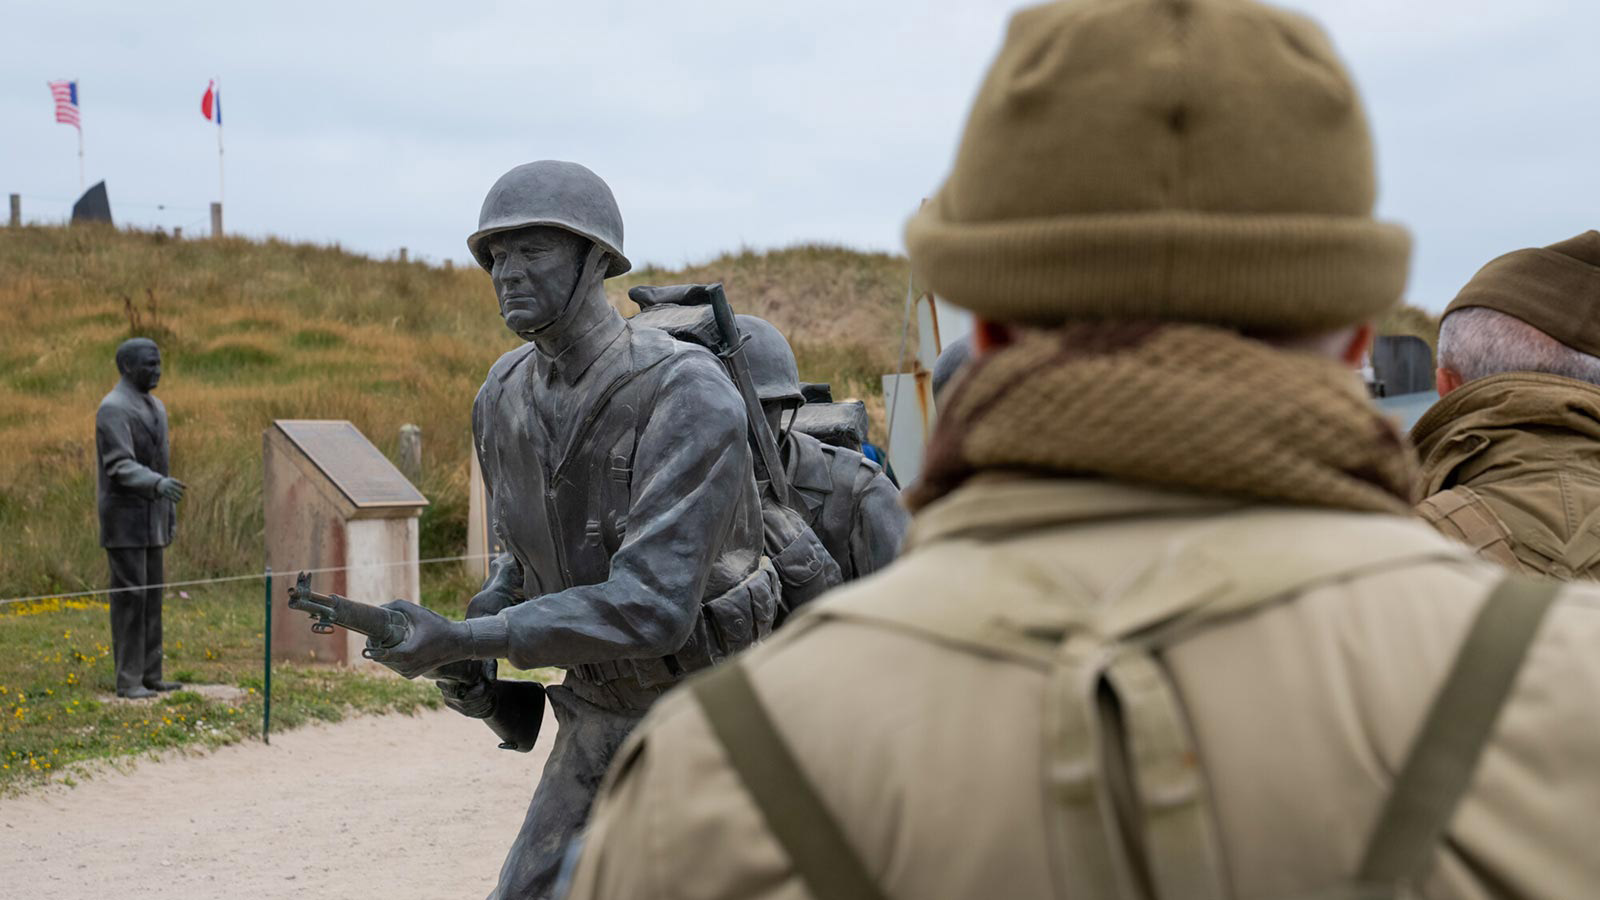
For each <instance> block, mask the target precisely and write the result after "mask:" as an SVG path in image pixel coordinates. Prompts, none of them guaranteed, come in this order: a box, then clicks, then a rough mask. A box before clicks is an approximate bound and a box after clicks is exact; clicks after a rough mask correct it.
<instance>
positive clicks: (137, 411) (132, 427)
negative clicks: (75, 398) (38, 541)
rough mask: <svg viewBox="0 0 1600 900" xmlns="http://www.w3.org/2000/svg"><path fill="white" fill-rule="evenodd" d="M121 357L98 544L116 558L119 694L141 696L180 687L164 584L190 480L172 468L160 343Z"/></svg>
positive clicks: (106, 438)
mask: <svg viewBox="0 0 1600 900" xmlns="http://www.w3.org/2000/svg"><path fill="white" fill-rule="evenodd" d="M116 358H117V372H118V373H119V374H120V375H121V376H122V377H121V380H120V381H118V382H117V386H116V387H114V388H112V389H111V393H109V394H106V396H105V399H103V400H101V401H100V408H99V409H98V410H96V411H95V415H94V446H95V469H96V473H97V474H96V479H95V484H96V488H97V490H96V494H97V495H98V502H99V508H100V546H102V547H104V548H105V550H106V557H107V559H108V560H109V561H110V563H111V591H112V593H111V649H112V656H113V658H114V659H115V662H116V674H117V696H118V697H126V698H129V699H140V698H144V697H153V696H155V694H156V692H158V691H172V690H177V689H178V688H180V687H182V685H180V684H178V683H176V682H171V681H163V680H162V678H161V594H162V588H161V584H162V583H163V582H164V581H165V580H166V570H165V567H164V566H163V560H162V554H163V552H164V550H165V548H166V546H167V545H168V544H171V543H172V538H173V535H174V534H175V533H176V532H177V528H178V516H177V503H178V501H179V500H182V499H183V491H184V484H183V482H181V481H179V480H178V479H176V478H173V477H172V475H171V474H170V472H171V469H170V461H171V455H172V454H171V448H170V445H169V444H168V441H167V408H166V407H165V406H163V405H162V403H161V401H160V400H158V399H156V397H155V395H154V394H152V393H151V391H154V390H155V389H156V385H157V384H158V383H160V381H161V349H160V348H159V347H157V346H156V343H155V341H152V340H150V339H149V338H132V339H131V340H127V341H123V342H122V345H121V346H119V347H118V348H117V357H116Z"/></svg>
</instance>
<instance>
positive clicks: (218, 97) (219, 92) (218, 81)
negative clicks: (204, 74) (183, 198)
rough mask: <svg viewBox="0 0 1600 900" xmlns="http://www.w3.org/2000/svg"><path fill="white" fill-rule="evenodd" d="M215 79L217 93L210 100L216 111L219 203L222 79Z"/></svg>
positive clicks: (219, 191)
mask: <svg viewBox="0 0 1600 900" xmlns="http://www.w3.org/2000/svg"><path fill="white" fill-rule="evenodd" d="M215 81H216V85H217V87H216V91H217V93H216V95H215V99H214V100H213V101H212V102H213V103H215V104H216V112H217V202H218V203H221V202H222V191H223V180H222V79H220V78H218V79H215Z"/></svg>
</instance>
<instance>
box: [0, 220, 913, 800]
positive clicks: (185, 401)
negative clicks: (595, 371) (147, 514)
mask: <svg viewBox="0 0 1600 900" xmlns="http://www.w3.org/2000/svg"><path fill="white" fill-rule="evenodd" d="M904 279H905V261H904V260H903V259H900V258H896V257H892V256H887V255H866V254H858V253H853V252H850V251H847V250H840V249H833V248H825V247H798V248H793V249H789V250H780V251H775V252H772V253H765V254H757V253H750V252H745V253H738V254H731V255H728V256H724V257H721V258H719V259H716V260H713V261H711V262H709V263H706V264H705V265H703V266H697V267H694V268H693V269H691V270H688V271H685V272H675V271H667V270H662V269H650V268H646V269H643V270H641V271H639V272H637V273H632V274H630V275H629V276H627V277H625V278H620V279H615V280H613V281H612V282H611V283H610V284H609V285H608V289H610V290H611V291H612V300H613V302H614V303H615V304H616V305H617V307H618V308H619V309H622V310H623V311H624V312H631V311H632V307H633V305H632V304H631V303H630V302H628V301H627V300H626V298H625V292H626V289H627V288H628V287H630V286H632V285H634V284H641V283H677V282H681V281H687V280H707V281H710V280H721V281H724V282H725V283H726V284H727V286H728V293H729V297H730V298H731V299H732V300H733V302H734V305H735V307H736V308H737V309H739V310H740V311H741V312H754V313H757V314H762V315H766V316H768V317H769V318H771V319H772V320H773V321H774V322H776V323H777V324H778V325H779V327H780V328H783V329H784V330H785V331H787V332H788V333H789V334H790V336H791V337H792V338H793V340H794V342H795V345H796V349H797V351H798V353H799V357H800V366H801V372H802V377H804V378H807V379H809V380H813V381H831V382H834V383H835V384H836V385H838V386H839V391H840V393H841V394H857V395H861V396H863V397H864V399H867V400H868V402H869V404H870V405H872V406H873V407H874V408H875V409H881V406H882V404H881V401H880V400H879V399H878V397H877V393H878V392H877V385H878V375H879V373H881V372H883V371H887V370H888V369H889V368H891V367H892V365H893V362H894V353H895V349H896V347H897V346H898V340H899V324H900V323H899V311H900V309H901V305H902V302H903V291H904ZM0 320H3V321H4V322H5V325H6V330H5V334H4V337H3V338H0V598H4V597H14V596H20V595H33V594H54V593H65V592H72V591H78V590H86V589H90V590H92V589H96V588H100V587H103V586H104V583H105V579H106V563H105V557H104V554H103V551H101V550H100V549H99V547H98V544H97V534H98V531H97V528H98V525H97V521H96V513H95V493H94V492H95V486H94V413H95V407H96V406H97V405H98V403H99V401H100V398H101V397H102V396H104V395H105V393H106V391H108V390H110V389H111V387H112V385H113V384H114V383H115V382H116V380H117V373H116V367H115V365H114V363H113V361H112V354H113V352H114V351H115V349H116V346H117V344H119V343H120V342H122V341H123V340H124V339H126V338H128V337H129V336H131V335H134V334H141V335H147V336H149V337H153V338H155V339H156V340H157V341H159V342H160V344H161V346H162V349H163V352H164V369H165V372H164V375H163V378H162V382H161V386H160V388H159V389H158V390H157V394H158V396H160V397H161V398H162V399H163V401H165V403H166V405H167V409H168V412H169V415H170V418H171V426H172V441H173V453H172V462H173V473H174V474H175V475H176V476H177V477H179V478H181V479H183V480H184V481H185V482H187V483H188V484H189V487H190V491H189V494H188V496H187V497H186V498H185V500H184V501H183V504H182V505H181V506H180V508H179V526H178V528H179V531H178V539H177V542H176V543H175V544H174V545H173V547H172V548H171V549H170V550H169V551H168V555H167V576H168V578H169V579H171V580H187V579H198V578H207V577H215V576H226V575H235V574H240V573H248V572H256V571H259V570H260V567H261V560H262V511H261V433H262V431H263V429H265V428H267V427H268V426H269V425H270V423H271V422H272V420H273V419H279V418H330V419H349V420H350V421H352V422H354V423H355V424H356V426H357V427H359V428H360V429H361V430H362V431H363V432H364V433H365V434H366V435H367V436H368V437H369V438H371V439H372V440H373V442H374V443H376V444H377V445H378V446H379V447H380V448H382V449H383V450H384V451H385V452H387V453H391V454H392V453H393V452H394V449H395V444H396V442H397V434H398V430H399V428H400V426H401V425H402V424H405V423H408V422H409V423H415V424H417V425H420V426H421V427H422V429H423V437H424V474H423V477H422V483H421V484H420V485H419V486H420V487H421V488H422V491H423V493H425V494H426V495H427V497H428V499H429V500H430V501H431V502H432V505H431V506H430V507H429V508H428V509H427V511H426V512H425V513H424V515H423V519H422V529H421V543H422V546H421V552H422V555H423V556H424V557H425V558H426V557H438V556H453V555H457V554H459V553H462V552H464V549H465V547H464V545H465V535H466V515H467V502H466V497H467V472H468V457H467V454H468V452H469V447H470V436H469V429H470V425H469V412H470V406H471V403H472V397H473V395H474V394H475V393H476V391H477V389H478V385H479V384H480V383H481V381H482V379H483V376H484V373H485V372H486V371H487V370H488V368H489V365H490V364H491V363H492V362H493V361H494V360H495V358H496V357H497V356H499V355H500V354H501V353H502V352H504V351H505V350H507V349H509V348H511V347H512V346H514V345H515V344H516V343H517V339H516V338H515V337H514V336H512V335H511V334H510V333H508V332H507V331H506V330H505V328H504V326H503V325H502V324H501V323H500V318H499V315H498V313H497V311H496V307H495V303H494V294H493V291H492V289H491V287H490V285H489V282H488V279H487V278H486V277H485V276H484V274H483V273H482V272H481V271H479V270H477V269H475V268H471V269H467V268H455V269H444V268H435V267H429V266H426V265H422V264H420V263H399V262H383V261H376V260H371V259H367V258H364V257H360V256H356V255H353V254H349V253H345V252H342V251H340V250H339V249H337V248H328V247H317V246H309V245H300V244H288V243H283V242H278V241H267V242H265V243H260V242H251V241H245V240H238V239H230V240H222V241H173V240H170V239H168V238H166V237H164V236H162V235H160V234H152V233H141V232H132V231H118V230H112V229H95V228H71V229H63V228H22V229H0ZM472 589H473V585H472V584H471V583H470V582H468V581H467V580H466V578H465V577H464V576H463V575H462V574H461V569H460V568H459V567H458V566H455V565H436V566H432V567H427V568H425V569H424V570H423V598H422V599H423V602H425V603H427V604H428V605H429V606H432V607H434V608H437V609H440V610H441V611H444V612H447V613H450V614H454V615H457V616H459V615H460V614H461V613H462V608H463V606H464V604H465V600H466V598H467V597H468V596H470V594H471V591H472ZM184 593H185V594H187V596H185V595H183V594H179V592H178V591H176V590H173V591H169V592H168V595H167V606H166V616H165V620H166V624H167V638H166V649H167V675H168V676H169V677H176V678H178V679H180V680H183V681H185V682H191V683H197V684H202V685H212V686H214V687H211V688H207V689H205V690H202V691H199V692H195V691H182V692H179V693H178V694H175V695H165V696H163V697H162V698H161V699H160V700H157V701H154V702H145V703H137V704H130V703H125V702H120V701H116V700H112V699H110V698H109V697H108V694H109V693H110V692H111V690H112V689H113V687H114V684H113V676H112V670H111V658H110V647H109V635H108V633H107V625H106V619H107V607H106V604H105V602H104V598H86V599H68V600H61V599H58V598H53V599H46V600H43V601H38V602H34V603H27V604H10V605H7V606H4V607H0V795H3V794H4V793H6V792H7V791H10V790H15V789H18V788H20V787H24V786H26V785H29V784H36V783H39V782H41V781H44V780H47V779H50V778H52V777H59V776H61V774H62V773H63V770H65V771H66V772H67V773H69V774H67V775H66V776H65V777H68V778H71V777H74V775H77V774H79V773H81V772H82V769H81V768H80V767H78V766H76V765H75V764H76V763H79V762H82V761H93V760H101V759H106V758H117V757H122V756H127V755H129V754H135V753H140V752H145V751H149V750H163V749H170V748H181V747H206V746H214V745H216V744H220V743H227V742H230V741H235V740H239V739H240V738H243V737H247V736H252V735H256V734H259V729H260V724H259V723H260V720H261V696H260V693H259V691H260V688H261V669H260V666H261V660H260V652H261V651H260V646H261V644H260V642H261V584H260V582H259V581H242V582H235V583H228V584H220V585H214V586H210V587H204V588H201V587H195V588H189V589H188V590H186V591H185V592H184ZM273 673H274V689H273V710H274V722H275V727H289V726H292V725H294V724H296V723H298V722H302V721H311V720H329V719H336V718H339V717H340V716H342V715H344V714H346V713H347V712H350V711H362V712H377V711H384V710H401V711H406V710H412V709H416V708H418V707H419V706H436V705H437V704H438V695H437V692H435V691H434V690H433V688H432V687H431V686H429V685H426V684H414V683H409V682H404V681H401V680H399V679H396V678H386V677H381V676H368V675H357V674H354V673H352V672H349V671H337V670H330V669H327V668H318V667H305V666H291V665H284V664H278V665H274V667H273Z"/></svg>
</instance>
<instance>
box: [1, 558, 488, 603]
mask: <svg viewBox="0 0 1600 900" xmlns="http://www.w3.org/2000/svg"><path fill="white" fill-rule="evenodd" d="M493 558H494V554H492V553H472V554H467V555H464V556H436V557H433V558H432V559H419V560H417V561H416V564H417V565H418V566H427V565H432V564H434V563H447V562H466V561H467V560H469V559H493ZM408 565H411V562H410V561H408V560H401V561H400V562H387V563H360V564H357V565H354V566H329V567H327V568H324V569H297V570H296V571H301V572H306V573H308V574H311V575H321V574H323V573H325V572H348V571H352V570H355V569H389V568H393V567H395V566H408ZM266 577H267V573H266V572H265V571H262V572H254V573H252V574H249V575H224V576H221V577H219V578H197V579H194V580H192V581H168V582H165V583H162V584H141V585H136V586H132V587H125V588H117V589H116V590H111V589H110V588H105V589H102V590H97V591H74V592H72V593H69V594H36V595H34V596H32V597H10V598H7V599H5V600H0V606H5V605H7V604H10V603H29V602H32V601H35V600H67V599H70V598H73V597H96V596H100V595H102V594H118V593H121V592H123V591H146V590H150V589H151V588H161V589H163V590H164V589H166V588H175V587H193V586H195V585H197V584H223V583H225V582H230V581H259V580H261V579H263V578H266Z"/></svg>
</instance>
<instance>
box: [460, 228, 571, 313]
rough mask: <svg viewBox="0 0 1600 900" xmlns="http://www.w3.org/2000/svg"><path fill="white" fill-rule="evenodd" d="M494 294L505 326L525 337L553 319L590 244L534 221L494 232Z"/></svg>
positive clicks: (488, 246) (490, 243)
mask: <svg viewBox="0 0 1600 900" xmlns="http://www.w3.org/2000/svg"><path fill="white" fill-rule="evenodd" d="M485 247H486V249H487V250H488V251H489V255H490V257H491V258H492V260H493V264H492V266H491V267H490V269H489V275H490V277H491V278H493V279H494V292H495V296H497V297H499V299H500V317H501V318H503V319H505V321H506V327H507V328H509V329H511V330H512V331H514V332H516V333H517V335H518V336H520V337H521V338H522V339H524V340H532V339H533V335H534V334H535V333H537V332H539V331H542V330H544V329H545V328H547V327H549V326H550V325H552V324H554V322H555V321H556V317H558V316H560V315H561V311H562V309H563V308H564V307H565V306H566V302H567V300H568V299H569V298H570V297H571V296H572V290H573V287H574V285H575V284H576V283H577V280H578V270H579V268H580V266H581V265H582V263H583V257H584V254H585V253H586V252H587V249H588V248H587V245H586V243H585V242H584V240H583V239H582V238H580V237H578V236H577V235H575V234H572V233H571V232H569V231H564V230H562V229H560V228H546V227H542V226H534V227H531V228H519V229H517V230H516V231H505V232H501V233H500V234H496V235H491V236H490V237H489V239H488V241H487V242H486V244H485Z"/></svg>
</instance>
